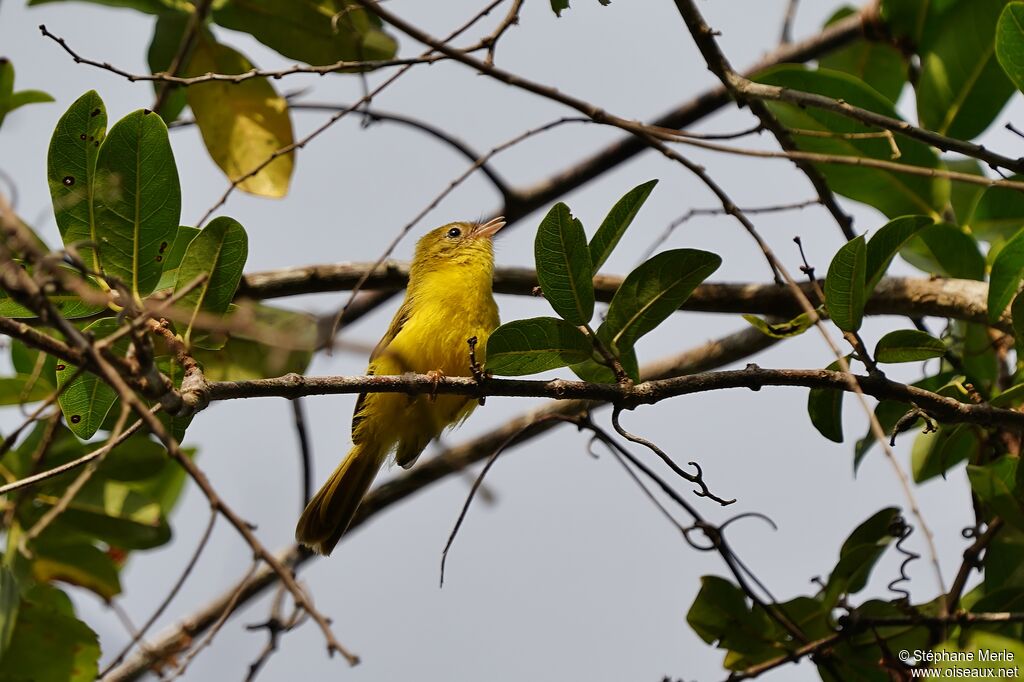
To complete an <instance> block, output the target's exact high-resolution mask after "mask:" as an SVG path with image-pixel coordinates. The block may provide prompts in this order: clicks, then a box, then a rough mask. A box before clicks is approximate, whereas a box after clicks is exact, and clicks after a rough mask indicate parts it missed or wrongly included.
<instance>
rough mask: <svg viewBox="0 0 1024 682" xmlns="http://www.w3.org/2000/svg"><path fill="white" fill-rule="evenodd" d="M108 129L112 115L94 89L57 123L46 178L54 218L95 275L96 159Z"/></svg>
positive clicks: (68, 243) (69, 243)
mask: <svg viewBox="0 0 1024 682" xmlns="http://www.w3.org/2000/svg"><path fill="white" fill-rule="evenodd" d="M106 131H107V111H106V108H105V107H104V106H103V100H102V99H100V96H99V95H98V94H96V91H95V90H90V91H89V92H87V93H85V94H84V95H82V96H81V97H79V98H78V99H77V100H75V103H74V104H72V105H71V106H70V107H69V108H68V110H67V111H66V112H65V113H64V115H63V116H61V118H60V120H59V121H57V127H56V128H54V130H53V137H51V138H50V149H49V152H48V154H47V160H46V179H47V183H48V184H49V186H50V198H51V200H52V201H53V215H54V217H55V218H56V220H57V228H58V229H59V230H60V237H61V239H62V240H63V241H64V244H65V245H66V246H70V245H75V246H76V248H77V249H78V253H79V254H80V255H81V257H82V261H83V262H84V263H85V264H86V265H87V266H89V267H90V268H91V269H92V270H94V271H95V272H99V270H100V264H99V261H98V260H97V256H96V248H95V247H96V245H97V244H99V243H100V239H99V236H98V235H97V233H96V214H95V205H94V199H95V197H94V193H95V189H94V187H93V183H94V181H95V175H96V157H97V155H98V154H99V147H100V144H101V143H102V141H103V138H104V136H105V135H106Z"/></svg>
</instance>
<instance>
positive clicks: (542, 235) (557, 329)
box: [486, 180, 722, 383]
mask: <svg viewBox="0 0 1024 682" xmlns="http://www.w3.org/2000/svg"><path fill="white" fill-rule="evenodd" d="M655 184H657V181H656V180H651V181H650V182H645V183H644V184H642V185H639V186H637V187H635V188H633V189H632V190H630V191H629V192H627V193H626V195H625V196H623V197H622V198H621V199H619V201H618V202H616V204H615V205H614V206H613V207H612V209H611V211H609V213H608V215H607V216H606V217H605V219H604V220H603V221H602V222H601V225H600V226H599V227H598V229H597V231H596V232H595V233H594V236H593V237H592V238H591V239H590V241H589V242H588V241H587V236H586V233H585V231H584V229H583V223H581V222H580V220H579V219H578V218H575V217H574V216H573V215H572V213H571V212H570V210H569V207H568V206H566V205H565V204H563V203H558V204H555V206H554V207H552V209H551V210H550V211H549V212H548V214H547V215H546V216H545V217H544V220H542V221H541V224H540V227H539V228H538V229H537V236H536V239H535V241H534V258H535V261H536V267H537V280H538V282H539V283H540V290H541V292H542V293H543V295H544V298H545V299H547V301H548V302H549V303H550V304H551V307H552V308H553V309H554V311H555V312H556V313H557V314H558V316H559V317H557V318H556V317H535V318H531V319H527V320H515V321H512V322H508V323H506V324H503V325H502V326H501V327H499V328H498V329H496V330H495V331H494V333H493V334H492V335H491V337H490V339H489V340H488V342H487V365H486V368H487V370H488V371H490V372H492V373H494V374H503V375H513V376H514V375H522V374H535V373H537V372H544V371H547V370H551V369H556V368H559V367H566V366H568V367H569V368H570V369H572V371H573V372H575V373H576V375H577V376H578V377H580V378H581V379H583V380H584V381H593V382H598V383H611V382H615V381H616V380H620V381H621V380H624V379H626V378H628V379H631V380H633V381H639V379H640V376H639V368H638V364H637V357H636V352H635V345H636V342H637V340H639V339H640V337H642V336H644V335H645V334H647V333H649V332H651V331H653V330H654V329H655V328H656V327H657V326H658V325H659V324H661V323H662V322H664V321H665V319H666V318H668V317H669V316H670V315H671V314H672V313H673V312H675V311H676V310H678V309H679V306H681V305H682V304H683V302H684V301H686V299H687V298H689V296H690V294H691V293H693V290H694V289H695V288H696V287H697V285H698V284H700V283H701V282H703V281H704V280H705V279H707V278H708V277H709V276H710V275H711V274H712V273H713V272H714V271H715V270H717V269H718V266H719V265H720V264H721V262H722V259H721V258H719V257H718V256H717V255H715V254H713V253H708V252H706V251H699V250H697V249H674V250H670V251H664V252H662V253H659V254H657V255H655V256H654V257H652V258H651V259H649V260H647V261H645V262H644V263H642V264H640V265H639V266H638V267H637V268H636V269H635V270H633V271H632V272H631V273H629V275H627V276H626V278H625V279H624V280H623V282H622V284H621V286H619V288H618V290H617V291H616V292H615V296H613V297H612V300H611V303H609V305H608V311H607V313H606V314H605V315H604V320H603V321H602V322H601V324H600V325H599V326H598V327H597V329H596V330H595V329H593V327H592V326H591V321H592V319H593V317H594V307H595V303H594V300H595V299H594V275H595V274H597V271H598V269H599V268H600V267H601V266H602V265H603V264H604V262H605V261H606V260H607V259H608V256H609V255H611V253H612V250H613V249H614V248H615V245H616V244H618V243H619V240H620V239H622V236H623V235H624V234H625V232H626V230H627V228H628V227H629V225H630V224H631V223H632V222H633V219H634V218H635V217H636V215H637V213H638V212H639V210H640V207H641V206H643V203H644V202H645V201H646V200H647V197H648V196H649V195H650V193H651V191H652V190H653V189H654V186H655Z"/></svg>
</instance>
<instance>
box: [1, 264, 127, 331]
mask: <svg viewBox="0 0 1024 682" xmlns="http://www.w3.org/2000/svg"><path fill="white" fill-rule="evenodd" d="M47 250H48V249H47ZM57 267H58V268H59V269H60V270H63V271H64V272H65V273H66V274H68V275H70V276H72V277H75V278H76V279H77V280H78V281H79V282H81V283H82V284H83V285H84V286H85V287H86V288H88V289H91V290H92V291H94V292H95V293H97V294H102V293H103V291H102V290H101V289H100V287H99V285H98V284H97V283H96V280H95V279H94V278H92V277H85V278H84V279H82V278H78V271H77V270H75V269H73V268H71V267H69V266H65V265H59V266H57ZM29 269H30V270H31V268H29ZM46 299H47V300H48V301H49V302H50V303H51V304H52V305H53V306H54V307H55V308H56V309H57V311H58V312H59V313H60V314H61V316H62V317H64V318H65V319H68V320H74V319H78V318H82V317H92V316H93V315H95V314H97V313H100V312H103V311H104V310H106V309H107V307H106V306H105V305H103V304H101V303H87V302H86V301H84V300H82V298H80V297H79V296H78V294H71V293H67V292H59V293H55V294H49V295H47V297H46ZM0 315H2V316H4V317H13V318H20V319H37V318H38V317H39V315H38V314H37V313H36V311H34V310H32V309H31V308H28V307H26V306H23V305H22V304H21V303H18V302H17V301H15V300H14V299H13V298H11V297H10V296H9V295H8V293H7V292H6V291H4V290H3V289H0Z"/></svg>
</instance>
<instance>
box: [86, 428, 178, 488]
mask: <svg viewBox="0 0 1024 682" xmlns="http://www.w3.org/2000/svg"><path fill="white" fill-rule="evenodd" d="M167 461H168V456H167V450H165V449H164V446H163V445H161V444H160V443H157V442H156V441H154V440H151V439H150V438H149V436H146V435H143V434H136V435H134V436H132V437H131V438H129V439H127V440H126V441H124V442H123V443H121V444H120V445H118V446H117V447H115V448H113V449H111V450H110V452H108V453H107V456H106V457H104V458H103V461H102V462H101V463H100V465H99V467H97V469H96V476H97V477H99V478H104V479H107V480H113V481H140V480H144V479H147V478H150V477H152V476H156V475H157V474H158V473H159V472H160V471H162V470H163V467H164V464H165V463H166V462H167Z"/></svg>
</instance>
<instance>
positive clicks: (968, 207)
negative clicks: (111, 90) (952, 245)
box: [942, 157, 1018, 237]
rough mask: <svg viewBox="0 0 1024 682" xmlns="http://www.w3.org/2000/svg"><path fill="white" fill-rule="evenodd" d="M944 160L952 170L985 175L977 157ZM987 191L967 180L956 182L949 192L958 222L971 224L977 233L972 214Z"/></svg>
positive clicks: (950, 201)
mask: <svg viewBox="0 0 1024 682" xmlns="http://www.w3.org/2000/svg"><path fill="white" fill-rule="evenodd" d="M942 161H943V163H944V164H946V168H948V169H949V170H951V171H955V172H957V173H967V174H968V175H977V176H978V177H985V172H984V171H983V170H982V169H981V164H980V163H979V162H978V160H977V159H971V158H967V157H963V158H953V159H948V158H947V159H943V160H942ZM990 189H991V188H990ZM1000 189H1003V188H1000ZM985 191H986V190H985V188H984V187H982V186H980V185H975V184H970V183H966V182H954V183H953V184H952V186H951V189H950V193H949V203H950V205H951V206H952V207H953V215H954V216H955V217H956V224H957V225H964V226H967V225H970V226H971V232H973V233H975V234H977V231H976V230H975V229H974V220H973V218H972V217H971V216H972V214H973V213H974V207H975V206H976V205H977V203H978V200H979V198H980V197H981V196H982V194H983V193H984V192H985ZM1010 193H1011V194H1013V195H1015V196H1016V195H1017V194H1018V193H1017V192H1012V191H1011V192H1010ZM1014 232H1016V230H1014ZM977 236H979V237H981V235H980V234H977Z"/></svg>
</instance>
